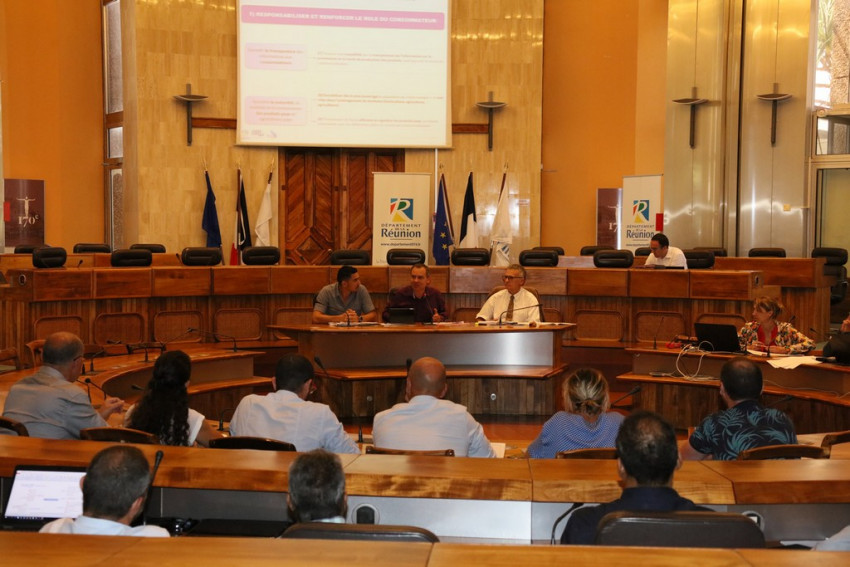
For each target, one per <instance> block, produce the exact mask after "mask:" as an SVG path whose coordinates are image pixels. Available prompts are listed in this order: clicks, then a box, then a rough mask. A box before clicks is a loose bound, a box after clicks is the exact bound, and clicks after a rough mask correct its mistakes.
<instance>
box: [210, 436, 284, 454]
mask: <svg viewBox="0 0 850 567" xmlns="http://www.w3.org/2000/svg"><path fill="white" fill-rule="evenodd" d="M209 445H210V449H254V450H256V451H295V445H293V444H292V443H287V442H286V441H278V440H277V439H266V438H264V437H247V436H246V437H219V438H218V439H210V443H209Z"/></svg>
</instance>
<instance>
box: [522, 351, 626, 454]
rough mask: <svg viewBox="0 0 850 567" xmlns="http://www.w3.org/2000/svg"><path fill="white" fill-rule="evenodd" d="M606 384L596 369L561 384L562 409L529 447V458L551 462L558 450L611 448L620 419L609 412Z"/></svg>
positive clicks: (573, 375) (619, 416) (585, 370)
mask: <svg viewBox="0 0 850 567" xmlns="http://www.w3.org/2000/svg"><path fill="white" fill-rule="evenodd" d="M609 405H610V399H609V397H608V382H607V381H606V380H605V377H604V376H603V375H602V373H601V372H599V371H598V370H594V369H592V368H581V369H579V370H576V371H575V372H574V373H573V374H572V375H570V377H569V378H567V381H566V383H565V384H564V407H565V408H566V411H559V412H558V413H556V414H555V415H553V416H552V417H551V418H550V419H549V421H547V422H546V423H545V424H543V430H542V431H541V432H540V435H538V436H537V439H535V440H534V441H533V442H532V443H531V445H529V446H528V456H529V457H531V458H532V459H554V458H555V455H556V454H557V453H559V452H560V451H571V450H573V449H590V448H599V447H613V446H614V441H616V439H617V432H618V431H620V424H621V423H623V416H622V415H621V414H619V413H617V412H609V411H608V408H609Z"/></svg>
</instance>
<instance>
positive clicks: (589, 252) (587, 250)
mask: <svg viewBox="0 0 850 567" xmlns="http://www.w3.org/2000/svg"><path fill="white" fill-rule="evenodd" d="M600 250H614V247H613V246H582V247H581V250H580V251H579V254H580V255H581V256H593V255H594V254H595V253H597V252H598V251H600Z"/></svg>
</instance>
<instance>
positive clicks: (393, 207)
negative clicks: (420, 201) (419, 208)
mask: <svg viewBox="0 0 850 567" xmlns="http://www.w3.org/2000/svg"><path fill="white" fill-rule="evenodd" d="M390 222H413V199H410V198H399V197H390Z"/></svg>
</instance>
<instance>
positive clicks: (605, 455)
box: [555, 447, 617, 459]
mask: <svg viewBox="0 0 850 567" xmlns="http://www.w3.org/2000/svg"><path fill="white" fill-rule="evenodd" d="M555 458H556V459H616V458H617V449H615V448H613V447H594V448H590V449H573V450H572V451H558V452H557V453H555Z"/></svg>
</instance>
